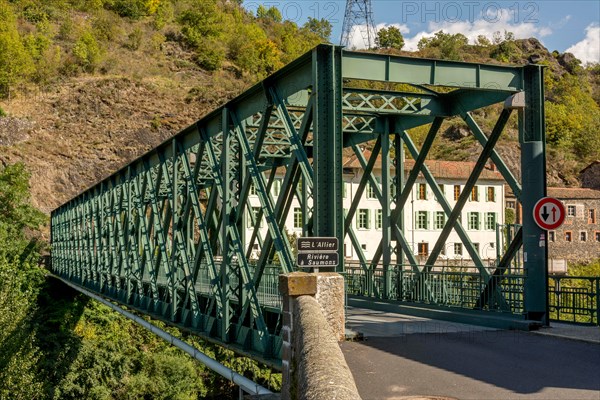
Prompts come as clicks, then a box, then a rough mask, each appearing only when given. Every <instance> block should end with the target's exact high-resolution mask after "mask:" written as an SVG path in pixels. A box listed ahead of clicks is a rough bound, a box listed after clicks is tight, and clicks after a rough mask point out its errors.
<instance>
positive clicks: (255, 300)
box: [51, 45, 548, 365]
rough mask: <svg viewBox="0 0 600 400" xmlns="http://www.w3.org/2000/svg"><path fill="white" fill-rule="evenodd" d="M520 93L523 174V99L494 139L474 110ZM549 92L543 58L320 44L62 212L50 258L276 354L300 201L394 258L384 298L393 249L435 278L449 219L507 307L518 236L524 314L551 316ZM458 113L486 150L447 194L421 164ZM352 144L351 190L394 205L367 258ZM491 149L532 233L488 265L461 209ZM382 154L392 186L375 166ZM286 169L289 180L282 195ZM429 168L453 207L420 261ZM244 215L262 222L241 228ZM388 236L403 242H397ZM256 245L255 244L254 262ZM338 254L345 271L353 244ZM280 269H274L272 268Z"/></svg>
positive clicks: (308, 231)
mask: <svg viewBox="0 0 600 400" xmlns="http://www.w3.org/2000/svg"><path fill="white" fill-rule="evenodd" d="M365 82H371V83H370V84H364V83H365ZM390 88H391V89H390ZM436 88H441V90H436ZM517 93H522V94H524V96H525V101H526V104H525V107H524V108H518V126H519V140H520V144H521V148H522V154H521V166H522V171H523V173H522V177H521V180H522V182H523V186H521V185H520V184H519V182H518V180H517V179H516V178H515V177H514V175H513V174H512V173H511V171H510V170H509V169H508V167H507V166H506V164H505V163H504V162H503V160H502V158H501V157H500V155H499V154H498V153H497V152H496V150H495V149H494V147H495V144H496V143H497V140H498V138H499V137H500V135H501V133H502V131H503V128H504V127H505V125H506V123H507V121H508V120H509V117H510V115H511V113H512V111H513V110H512V108H511V107H506V108H505V109H504V110H503V111H502V113H501V114H500V117H499V119H498V121H497V123H496V126H495V128H494V129H493V131H492V132H491V133H490V134H489V135H487V136H486V134H485V133H484V132H483V130H482V129H481V128H480V127H479V126H478V125H477V123H476V122H475V120H474V118H473V117H472V116H471V114H470V112H471V111H473V110H476V109H478V108H481V107H485V106H489V105H492V104H496V103H501V102H504V101H505V100H506V99H507V98H510V97H511V96H513V95H514V94H517ZM543 100H544V94H543V68H542V67H541V66H537V65H528V66H522V67H517V66H499V65H484V64H473V63H462V62H451V61H440V60H429V59H417V58H410V57H400V56H390V55H381V54H371V53H362V52H350V51H345V50H343V49H342V48H341V47H337V46H331V45H320V46H318V47H316V48H314V49H313V50H312V51H310V52H308V53H307V54H305V55H304V56H302V57H300V58H299V59H297V60H296V61H294V62H292V63H291V64H289V65H287V66H286V67H284V68H282V69H281V70H279V71H278V72H276V73H274V74H273V75H272V76H270V77H268V78H267V79H265V80H264V81H262V82H261V83H259V84H257V85H255V86H253V87H252V88H250V89H249V90H247V91H246V92H244V93H243V94H241V95H239V96H238V97H236V98H235V99H233V100H231V101H229V102H227V103H226V104H225V105H223V106H222V107H220V108H218V109H217V110H215V111H213V112H211V113H210V114H208V115H206V116H205V117H203V118H201V119H200V120H199V121H197V122H196V123H195V124H193V125H191V126H189V127H188V128H186V129H184V130H183V131H182V132H180V133H179V134H177V135H176V136H174V137H173V138H171V139H169V140H167V141H165V142H164V143H162V144H161V145H159V146H158V147H157V148H155V149H153V150H151V151H149V152H148V153H146V154H145V155H143V156H142V157H140V158H139V159H137V160H135V161H133V162H131V163H130V164H129V165H126V166H125V167H123V168H121V169H120V170H119V171H117V172H115V173H114V174H112V175H111V176H109V177H108V178H106V179H104V180H102V181H101V182H99V183H98V184H96V185H94V186H93V187H91V188H89V189H87V190H86V191H84V192H82V193H81V194H79V195H78V196H76V197H74V198H73V199H71V200H70V201H68V202H66V203H65V204H64V205H62V206H60V207H59V208H57V209H56V210H54V211H53V212H52V216H51V221H52V228H51V232H52V239H51V241H52V270H53V271H54V272H55V273H57V274H58V275H60V276H62V277H63V278H66V279H69V280H70V281H73V282H75V283H77V284H79V285H81V286H84V287H87V288H88V289H92V290H94V291H96V292H97V293H99V294H102V295H104V296H106V297H109V298H111V299H113V300H117V301H119V302H121V303H122V304H125V305H127V306H129V307H133V308H136V309H138V310H140V311H142V312H145V313H149V314H152V315H154V316H156V317H158V318H160V319H163V320H165V321H167V322H169V323H171V324H174V325H177V326H180V327H184V328H186V329H190V330H192V331H194V332H195V333H197V334H199V335H201V336H203V337H205V338H207V339H209V340H214V341H217V342H219V343H221V344H224V345H226V346H231V347H232V348H234V349H235V350H237V351H240V352H242V353H246V354H249V355H252V356H253V357H255V358H259V359H261V360H263V361H266V362H267V363H271V364H274V365H277V363H278V361H277V360H278V359H279V358H280V357H279V356H280V348H281V337H280V329H281V320H280V318H281V316H280V314H279V313H278V307H279V304H278V300H277V298H276V296H277V292H276V291H275V293H273V292H272V291H271V292H266V291H265V287H266V286H267V284H266V283H265V281H266V280H268V279H272V275H276V274H277V273H278V272H281V273H288V272H291V271H292V270H294V268H295V265H294V263H295V260H294V254H293V249H292V244H291V243H290V238H289V237H288V235H287V233H286V231H285V226H284V225H285V220H286V217H287V215H288V214H289V212H290V207H291V203H292V200H293V199H294V198H296V199H297V200H298V201H299V202H300V204H301V207H302V212H303V218H302V220H303V221H302V223H303V235H305V236H334V237H337V238H338V239H339V242H340V243H344V239H345V238H346V237H348V238H349V239H350V241H351V243H352V244H353V247H354V249H355V251H356V252H357V254H358V257H359V259H360V260H361V265H362V268H363V269H364V270H365V271H369V270H370V271H371V273H372V272H373V270H374V269H375V268H377V267H378V265H380V264H382V265H383V282H384V283H383V287H382V288H380V289H377V288H371V294H372V295H376V296H377V297H380V298H383V299H385V298H389V297H390V296H391V292H392V291H393V290H394V289H393V284H392V268H391V258H392V254H393V252H394V251H396V252H397V257H399V259H401V260H407V262H408V263H409V264H410V266H411V268H412V269H413V271H414V272H415V273H416V274H417V280H416V282H415V283H414V285H415V287H417V286H419V280H424V281H425V282H424V286H425V287H428V286H427V285H428V283H427V282H426V279H425V278H423V277H424V276H425V275H426V273H427V272H428V271H430V270H431V268H432V266H433V264H434V262H435V260H436V259H437V257H438V256H439V253H440V251H441V247H442V246H443V243H444V240H445V239H444V237H447V236H448V234H449V233H450V231H451V230H452V229H454V230H455V231H456V232H457V233H458V234H459V236H460V237H461V240H462V241H463V244H464V245H465V248H466V249H467V251H468V253H469V254H470V256H471V257H472V259H473V260H474V262H475V265H476V267H477V269H478V270H479V272H480V273H481V274H483V276H484V277H485V278H486V284H485V287H484V288H483V289H482V290H481V296H480V299H479V300H478V307H480V308H484V307H489V308H496V309H501V310H510V305H508V304H507V302H506V300H505V299H504V298H503V296H502V293H501V291H500V290H499V289H498V282H500V280H501V279H502V274H503V273H504V271H506V268H503V267H506V266H507V265H508V264H509V263H510V261H511V259H512V258H513V257H514V256H515V254H516V252H517V250H518V249H519V248H520V247H521V244H522V246H523V251H524V254H525V260H524V261H525V279H524V290H523V296H522V297H523V299H522V300H523V305H522V309H520V311H519V312H522V314H523V315H524V316H525V317H527V318H533V319H537V320H540V321H547V315H548V314H547V295H546V281H547V279H546V252H545V248H544V247H541V246H540V239H541V238H543V235H544V232H543V231H542V230H541V229H540V228H539V227H537V225H536V224H535V223H534V221H533V217H532V212H531V210H532V209H533V205H534V204H535V202H536V201H537V200H538V199H539V198H541V197H543V196H545V194H546V186H545V148H544V142H545V132H544V102H543ZM454 116H458V117H460V118H461V119H462V120H464V122H465V123H466V125H467V126H468V127H469V128H470V130H471V131H472V132H473V134H474V136H475V138H476V139H477V140H478V141H479V142H480V144H481V145H482V147H483V150H482V152H481V154H480V156H479V158H478V161H477V163H476V166H475V168H474V170H473V171H472V174H471V176H470V178H469V179H468V180H467V182H466V184H465V189H464V190H463V193H462V194H461V197H460V198H459V200H458V202H457V204H456V205H455V206H454V207H451V205H450V204H449V202H448V201H446V199H445V197H444V195H443V193H441V192H440V190H439V187H438V185H437V182H436V180H435V178H434V177H433V174H432V173H431V171H429V170H428V168H427V166H426V165H425V163H424V161H425V159H426V157H427V155H428V152H429V150H430V149H431V146H432V144H433V141H434V139H435V138H436V135H437V133H438V131H439V129H440V127H441V124H442V122H443V120H444V119H446V118H450V117H454ZM426 124H430V129H429V133H428V134H427V136H426V138H425V140H424V142H423V144H422V146H421V148H420V149H418V148H417V146H416V145H415V143H414V141H413V140H412V138H411V137H410V135H409V133H408V130H410V129H411V128H414V127H417V126H421V125H426ZM367 142H370V143H371V144H372V146H373V147H372V152H371V157H370V158H369V159H366V158H365V156H364V154H363V152H362V150H361V148H360V146H361V145H362V144H364V143H367ZM345 148H352V149H353V150H354V153H355V154H356V156H357V158H358V160H359V161H360V163H361V165H362V166H363V169H364V171H363V172H364V174H363V176H364V177H363V180H362V181H361V183H360V185H359V188H358V191H357V193H356V198H359V197H360V196H361V195H362V193H363V192H364V191H365V189H366V187H367V184H371V185H372V186H373V187H374V191H375V195H376V196H377V198H378V199H379V201H380V203H381V208H382V213H383V215H384V218H383V221H382V239H381V243H380V245H379V247H378V249H377V252H376V253H375V255H374V256H373V258H372V259H371V260H367V258H366V257H365V255H364V254H363V252H362V249H361V246H360V244H359V240H358V237H357V234H356V232H354V230H353V228H352V224H351V221H352V219H353V217H354V214H355V213H356V211H357V203H355V204H352V207H351V208H350V209H349V210H348V212H347V214H346V215H344V209H343V205H342V191H343V188H342V185H343V182H342V154H343V149H345ZM404 149H406V151H407V152H408V154H410V155H411V157H413V158H414V160H415V164H414V167H413V169H412V171H411V172H410V173H409V174H408V176H407V177H405V176H404V173H403V171H404V165H403V164H404V157H403V156H400V157H395V155H397V154H400V155H401V154H403V153H404V151H403V150H404ZM378 157H379V158H378ZM488 159H491V160H492V161H493V162H494V163H495V165H496V166H497V167H498V169H499V171H500V172H501V173H502V175H503V176H504V178H505V180H506V181H507V183H508V184H509V186H510V187H511V189H512V191H513V192H514V193H515V195H516V196H517V198H518V199H519V200H520V201H521V202H522V205H523V227H522V230H521V231H520V232H519V234H517V235H515V238H514V239H513V243H512V244H511V245H510V246H508V251H507V252H506V253H505V254H504V256H503V258H502V260H501V261H500V265H499V266H498V268H496V269H495V270H494V271H491V272H490V271H489V270H488V269H487V268H486V267H485V266H484V265H483V261H482V260H481V258H480V257H479V255H478V253H477V251H476V249H475V247H474V246H473V243H472V242H471V241H470V239H469V237H468V234H467V233H466V231H465V230H464V228H463V227H462V226H461V224H460V221H459V218H458V216H459V215H460V212H461V209H462V206H463V205H464V203H465V201H466V200H467V197H468V194H469V192H470V188H472V187H473V185H474V184H475V183H476V182H477V179H478V177H479V175H480V173H481V171H482V170H483V168H484V166H485V164H486V162H487V161H488ZM378 160H381V161H380V162H381V168H382V182H381V188H379V187H378V185H377V182H376V181H375V177H374V175H373V174H372V171H373V168H374V166H375V164H376V163H377V162H379V161H378ZM278 173H279V174H281V173H283V175H284V178H283V182H282V184H281V189H280V190H279V193H278V194H277V195H275V196H274V195H273V194H272V189H273V186H274V181H275V176H276V174H278ZM419 174H422V175H423V176H424V178H425V179H426V181H427V183H428V184H429V186H430V188H431V189H432V190H433V192H434V194H435V196H436V198H438V201H439V202H440V204H441V205H442V207H443V209H444V211H445V213H446V216H447V223H446V225H445V227H444V229H443V231H442V233H441V235H440V239H439V240H438V241H437V243H436V244H435V246H434V247H433V249H432V252H431V254H430V255H429V257H428V260H427V262H426V263H425V265H419V263H418V262H417V260H416V259H415V256H414V255H413V251H412V249H411V248H410V246H409V244H408V242H407V240H406V238H405V237H404V232H403V230H404V229H403V221H402V212H401V210H402V207H403V206H404V204H405V202H406V199H407V198H408V194H409V192H410V189H411V187H412V186H413V183H414V182H415V180H416V178H417V176H418V175H419ZM523 187H526V190H523V189H522V188H523ZM251 191H252V192H253V193H256V195H257V196H258V198H259V200H260V203H261V208H260V209H259V210H252V209H251V207H250V205H249V202H248V197H249V195H250V193H251ZM246 215H248V217H249V219H250V222H248V221H247V218H245V216H246ZM263 220H264V221H265V222H266V224H267V227H268V233H267V234H266V235H264V236H263V235H261V234H260V229H259V228H260V221H263ZM248 224H249V225H252V226H254V230H253V232H252V234H251V235H250V237H245V227H246V226H247V225H248ZM392 242H395V243H398V244H399V246H397V248H396V249H395V248H394V246H393V245H392ZM255 245H259V247H260V249H261V252H260V256H259V257H258V260H251V252H252V248H253V247H254V246H255ZM339 251H340V254H339V258H340V260H342V261H341V263H340V266H339V267H338V271H340V272H341V271H344V263H343V260H344V254H343V246H340V249H339ZM276 262H277V263H276ZM275 263H276V264H275ZM274 265H275V266H274ZM273 269H274V270H275V273H274V274H268V273H267V272H268V271H270V270H273ZM275 290H276V289H275ZM428 290H430V289H428ZM376 292H377V293H376Z"/></svg>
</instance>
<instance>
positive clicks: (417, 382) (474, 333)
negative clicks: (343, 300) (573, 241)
mask: <svg viewBox="0 0 600 400" xmlns="http://www.w3.org/2000/svg"><path fill="white" fill-rule="evenodd" d="M347 315H348V316H347V318H348V323H347V325H348V327H349V328H350V329H358V330H362V331H363V333H364V335H365V340H364V341H357V342H345V343H343V344H342V350H343V352H344V355H345V357H346V360H347V362H348V365H349V366H350V369H351V370H352V373H353V375H354V378H355V380H356V384H357V386H358V389H359V392H360V394H361V396H362V398H363V399H365V400H369V399H377V400H382V399H401V398H404V397H405V396H432V397H433V396H442V397H444V398H459V399H525V398H526V399H575V398H576V399H596V400H597V399H598V398H600V373H599V372H598V366H599V363H598V360H600V328H598V327H573V326H565V325H563V324H557V326H556V328H544V329H542V330H541V331H537V332H535V333H533V332H531V333H530V332H521V331H506V330H494V329H491V328H483V327H479V326H473V325H466V324H457V323H450V322H444V321H437V320H431V319H428V318H420V317H413V316H405V315H400V314H393V313H387V312H382V311H373V310H366V309H356V308H349V310H348V314H347ZM554 335H557V336H554ZM565 335H571V337H572V338H574V339H580V340H568V339H565V338H562V337H558V336H565ZM583 340H587V342H586V341H583ZM594 342H595V343H594Z"/></svg>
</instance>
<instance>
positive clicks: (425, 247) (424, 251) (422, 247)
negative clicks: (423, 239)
mask: <svg viewBox="0 0 600 400" xmlns="http://www.w3.org/2000/svg"><path fill="white" fill-rule="evenodd" d="M417 246H418V249H419V255H420V256H427V255H429V243H419V244H418V245H417Z"/></svg>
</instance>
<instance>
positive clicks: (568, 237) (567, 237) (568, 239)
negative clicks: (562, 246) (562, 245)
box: [565, 231, 573, 242]
mask: <svg viewBox="0 0 600 400" xmlns="http://www.w3.org/2000/svg"><path fill="white" fill-rule="evenodd" d="M572 240H573V237H572V235H571V232H570V231H566V232H565V242H570V241H572Z"/></svg>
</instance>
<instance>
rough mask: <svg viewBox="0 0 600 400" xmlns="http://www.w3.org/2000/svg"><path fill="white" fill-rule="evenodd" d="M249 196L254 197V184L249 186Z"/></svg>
mask: <svg viewBox="0 0 600 400" xmlns="http://www.w3.org/2000/svg"><path fill="white" fill-rule="evenodd" d="M250 196H256V186H254V183H251V184H250Z"/></svg>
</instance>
